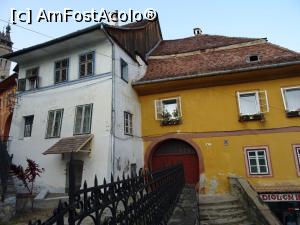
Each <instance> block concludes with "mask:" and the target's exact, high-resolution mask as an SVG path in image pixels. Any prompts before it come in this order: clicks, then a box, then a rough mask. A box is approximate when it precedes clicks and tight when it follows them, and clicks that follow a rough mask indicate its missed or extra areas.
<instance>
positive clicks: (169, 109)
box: [163, 99, 178, 118]
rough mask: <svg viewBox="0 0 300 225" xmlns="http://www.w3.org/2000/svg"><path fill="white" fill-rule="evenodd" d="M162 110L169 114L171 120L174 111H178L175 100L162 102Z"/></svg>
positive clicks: (174, 113)
mask: <svg viewBox="0 0 300 225" xmlns="http://www.w3.org/2000/svg"><path fill="white" fill-rule="evenodd" d="M163 110H164V112H165V113H169V114H170V115H171V118H174V115H176V111H177V110H178V106H177V101H176V99H171V100H164V101H163Z"/></svg>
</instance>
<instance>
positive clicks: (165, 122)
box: [160, 117, 181, 126]
mask: <svg viewBox="0 0 300 225" xmlns="http://www.w3.org/2000/svg"><path fill="white" fill-rule="evenodd" d="M180 123H181V119H180V118H179V117H178V118H173V119H168V120H161V121H160V125H161V126H167V125H177V124H180Z"/></svg>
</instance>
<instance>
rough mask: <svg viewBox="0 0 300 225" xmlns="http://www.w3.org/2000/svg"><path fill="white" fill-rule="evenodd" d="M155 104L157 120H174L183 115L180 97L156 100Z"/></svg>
mask: <svg viewBox="0 0 300 225" xmlns="http://www.w3.org/2000/svg"><path fill="white" fill-rule="evenodd" d="M154 105H155V119H156V120H161V121H173V122H174V121H179V120H180V118H181V117H182V109H181V98H180V97H176V98H168V99H159V100H155V101H154Z"/></svg>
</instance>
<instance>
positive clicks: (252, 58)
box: [246, 55, 260, 63]
mask: <svg viewBox="0 0 300 225" xmlns="http://www.w3.org/2000/svg"><path fill="white" fill-rule="evenodd" d="M246 61H247V62H248V63H252V62H259V61H260V58H259V55H249V56H247V59H246Z"/></svg>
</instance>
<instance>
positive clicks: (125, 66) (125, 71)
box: [121, 59, 128, 82]
mask: <svg viewBox="0 0 300 225" xmlns="http://www.w3.org/2000/svg"><path fill="white" fill-rule="evenodd" d="M121 78H122V79H123V80H124V81H126V82H128V64H127V62H125V61H124V60H123V59H121Z"/></svg>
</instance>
